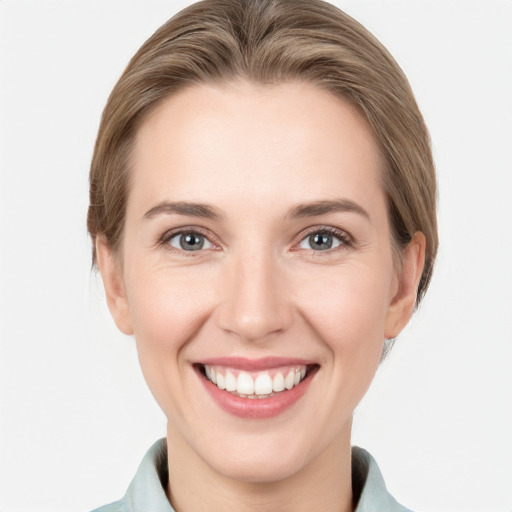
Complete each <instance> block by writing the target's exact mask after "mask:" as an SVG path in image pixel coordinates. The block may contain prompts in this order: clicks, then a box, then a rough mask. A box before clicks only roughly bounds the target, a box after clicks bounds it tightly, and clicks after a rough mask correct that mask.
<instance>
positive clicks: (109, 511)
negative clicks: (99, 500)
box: [92, 498, 128, 512]
mask: <svg viewBox="0 0 512 512" xmlns="http://www.w3.org/2000/svg"><path fill="white" fill-rule="evenodd" d="M92 512H128V507H127V506H126V501H125V499H124V498H123V499H121V500H119V501H115V502H114V503H110V505H103V506H102V507H100V508H96V509H94V510H93V511H92Z"/></svg>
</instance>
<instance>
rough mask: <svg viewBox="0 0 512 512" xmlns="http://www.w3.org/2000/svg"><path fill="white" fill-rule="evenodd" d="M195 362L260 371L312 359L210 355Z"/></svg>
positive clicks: (293, 364)
mask: <svg viewBox="0 0 512 512" xmlns="http://www.w3.org/2000/svg"><path fill="white" fill-rule="evenodd" d="M197 364H201V365H203V366H204V365H208V366H225V367H228V368H236V369H237V370H245V371H253V372H257V371H261V370H269V369H271V368H279V367H280V366H301V365H305V366H308V365H312V364H315V362H314V361H311V360H307V359H300V358H297V357H275V356H274V357H262V358H260V359H248V358H245V357H211V358H208V359H203V360H201V361H198V363H197Z"/></svg>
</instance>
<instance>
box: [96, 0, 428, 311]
mask: <svg viewBox="0 0 512 512" xmlns="http://www.w3.org/2000/svg"><path fill="white" fill-rule="evenodd" d="M237 79H245V80H249V81H252V82H255V83H258V84H276V83H282V82H286V81H302V82H304V81H306V82H309V83H313V84H315V85H317V86H319V87H321V88H322V89H324V90H327V91H330V92H332V93H334V94H335V95H338V96H340V97H342V98H344V99H346V100H348V101H350V102H351V103H352V104H353V105H355V106H356V107H357V108H358V109H359V111H360V112H361V113H362V115H363V116H364V117H365V118H366V119H367V121H368V122H369V124H370V126H371V127H372V129H373V132H374V135H375V138H376V140H377V142H378V144H379V146H380V150H381V152H382V155H383V159H384V162H385V169H384V172H383V176H382V181H383V187H384V190H385V193H386V195H387V199H388V211H389V217H390V223H391V228H392V233H393V242H394V245H395V246H397V247H398V248H399V249H402V248H404V247H405V246H406V245H407V244H408V243H409V241H410V240H411V238H412V236H413V234H414V233H415V232H416V231H421V232H422V233H423V234H424V235H425V237H426V240H427V247H426V262H425V268H424V272H423V275H422V278H421V282H420V285H419V288H418V295H417V302H419V300H421V298H422V296H423V294H424V293H425V290H426V288H427V286H428V283H429V281H430V277H431V273H432V267H433V263H434V259H435V255H436V252H437V245H438V237H437V221H436V180H435V171H434V163H433V159H432V152H431V148H430V139H429V135H428V131H427V129H426V127H425V124H424V121H423V118H422V116H421V113H420V112H419V109H418V106H417V104H416V101H415V99H414V96H413V94H412V91H411V88H410V86H409V83H408V81H407V79H406V77H405V75H404V74H403V72H402V70H401V69H400V67H399V66H398V64H397V63H396V62H395V60H394V59H393V58H392V57H391V55H390V54H389V53H388V52H387V50H386V49H385V48H384V47H383V46H382V45H381V44H380V42H379V41H377V40H376V39H375V38H374V37H373V36H372V35H371V34H370V33H369V32H368V31H367V30H366V29H365V28H364V27H362V26H361V25H360V24H359V23H358V22H356V21H355V20H353V19H352V18H351V17H350V16H348V15H347V14H345V13H344V12H342V11H341V10H339V9H338V8H336V7H334V6H332V5H330V4H328V3H326V2H323V1H321V0H204V1H202V2H198V3H195V4H193V5H191V6H190V7H188V8H186V9H184V10H183V11H181V12H179V13H178V14H177V15H176V16H174V17H173V18H171V19H170V20H169V21H168V22H167V23H165V24H164V25H163V26H162V27H160V28H159V29H158V30H157V31H156V32H155V33H154V34H153V35H152V36H151V37H150V38H149V39H148V40H147V41H146V42H145V43H144V45H143V46H142V47H141V48H140V49H139V51H138V52H137V53H136V54H135V56H134V57H133V58H132V60H131V61H130V63H129V64H128V66H127V68H126V70H125V71H124V73H123V74H122V76H121V78H120V79H119V81H118V82H117V84H116V86H115V87H114V89H113V91H112V93H111V95H110V97H109V99H108V102H107V105H106V107H105V110H104V112H103V116H102V120H101V125H100V128H99V133H98V138H97V140H96V145H95V149H94V155H93V159H92V164H91V171H90V206H89V211H88V218H87V226H88V229H89V233H90V235H91V237H92V240H93V263H94V262H95V250H94V242H95V239H96V236H97V235H99V234H103V235H105V237H106V239H107V241H108V243H109V244H110V246H111V247H112V249H113V250H114V251H116V250H118V248H119V244H120V241H121V238H122V232H123V225H124V217H125V209H126V201H127V196H128V189H129V158H130V152H131V148H132V145H133V142H134V138H135V135H136V133H137V130H138V128H139V127H140V125H141V123H142V122H143V121H144V120H145V119H146V118H147V116H148V114H149V113H150V112H151V111H152V110H153V109H155V108H156V107H157V106H158V105H159V104H160V102H161V101H162V100H163V99H165V98H167V97H169V96H170V95H172V94H173V93H175V92H176V91H178V90H180V89H183V88H184V87H187V86H189V85H192V84H197V83H218V82H226V81H231V80H237Z"/></svg>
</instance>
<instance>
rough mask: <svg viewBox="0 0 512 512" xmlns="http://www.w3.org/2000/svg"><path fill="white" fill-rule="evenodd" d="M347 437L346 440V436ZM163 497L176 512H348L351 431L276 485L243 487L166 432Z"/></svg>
mask: <svg viewBox="0 0 512 512" xmlns="http://www.w3.org/2000/svg"><path fill="white" fill-rule="evenodd" d="M347 434H348V435H347ZM167 443H168V457H169V461H168V463H169V482H170V485H168V487H167V495H168V497H169V500H170V501H171V503H172V505H173V507H174V509H175V510H176V512H199V511H201V512H202V511H204V510H208V511H210V512H220V511H225V510H244V511H248V512H251V511H258V512H270V511H272V512H274V511H275V510H279V511H281V512H311V511H313V510H315V511H316V510H319V511H323V510H328V511H336V512H351V511H353V509H354V507H353V501H352V478H351V472H352V469H351V447H350V425H348V426H347V432H343V433H341V434H340V435H339V436H338V437H337V438H335V439H334V441H333V442H332V443H331V444H330V445H328V446H327V447H326V449H324V450H323V452H321V453H319V455H318V456H317V457H316V458H314V459H313V460H312V461H310V462H309V463H308V464H306V465H305V466H304V467H302V468H301V469H300V470H299V471H298V472H296V473H294V474H292V475H291V476H288V477H286V478H283V479H281V480H278V481H271V482H247V481H243V480H237V479H235V478H231V477H229V476H226V475H223V474H221V473H219V472H217V471H216V470H215V469H214V468H212V467H211V466H210V465H209V464H207V463H206V462H205V461H204V460H203V459H201V458H200V457H199V456H198V454H197V453H196V452H195V451H194V450H192V448H191V447H190V446H189V445H188V444H187V443H186V442H185V441H184V440H183V438H182V437H181V436H180V435H179V434H177V433H176V432H173V431H172V430H171V429H168V435H167Z"/></svg>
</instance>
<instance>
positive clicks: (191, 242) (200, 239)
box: [166, 231, 213, 252]
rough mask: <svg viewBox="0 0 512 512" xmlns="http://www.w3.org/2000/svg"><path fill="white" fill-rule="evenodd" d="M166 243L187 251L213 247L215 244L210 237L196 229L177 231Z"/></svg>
mask: <svg viewBox="0 0 512 512" xmlns="http://www.w3.org/2000/svg"><path fill="white" fill-rule="evenodd" d="M166 243H167V244H168V245H170V246H171V247H174V248H175V249H179V250H182V251H187V252H192V251H200V250H202V249H212V248H213V244H212V243H211V242H210V241H209V240H208V238H206V237H205V236H204V235H202V234H200V233H195V232H194V231H189V232H182V233H176V234H174V235H172V236H170V237H168V238H167V240H166Z"/></svg>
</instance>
